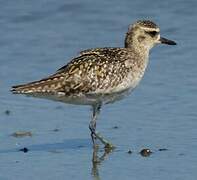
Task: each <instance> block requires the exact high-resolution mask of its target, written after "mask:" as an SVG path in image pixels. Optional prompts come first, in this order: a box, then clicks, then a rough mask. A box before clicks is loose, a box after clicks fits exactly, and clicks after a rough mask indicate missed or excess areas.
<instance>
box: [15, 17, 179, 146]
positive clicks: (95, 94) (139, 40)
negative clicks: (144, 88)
mask: <svg viewBox="0 0 197 180" xmlns="http://www.w3.org/2000/svg"><path fill="white" fill-rule="evenodd" d="M157 44H167V45H176V42H175V41H172V40H169V39H166V38H163V37H161V36H160V28H159V26H158V25H157V24H156V23H154V22H153V21H151V20H148V19H147V20H146V19H145V20H144V19H143V20H137V21H136V22H134V23H133V24H130V25H129V27H128V31H127V33H126V36H125V40H124V47H103V48H91V49H86V50H83V51H81V52H80V53H79V55H77V56H76V57H74V58H73V59H71V60H70V61H69V63H67V64H66V65H64V66H63V67H61V68H60V69H58V70H57V71H56V72H55V73H53V74H52V75H49V76H47V77H46V78H43V79H41V80H38V81H34V82H30V83H26V84H22V85H16V86H13V87H12V89H11V91H12V92H13V93H14V94H25V95H27V96H33V97H38V98H45V99H49V100H53V101H60V102H63V103H70V104H76V105H89V106H91V107H92V117H91V120H90V123H89V129H90V134H91V138H92V142H93V146H94V145H96V142H97V141H100V142H101V143H102V144H103V145H104V147H105V148H114V147H115V146H114V145H113V144H112V143H110V142H109V141H108V140H106V139H105V138H104V137H103V136H102V135H101V134H100V133H98V132H97V131H96V120H97V119H98V116H99V114H100V111H101V108H102V107H103V106H104V105H105V104H109V103H113V102H115V101H118V100H121V99H123V98H125V97H127V96H128V95H129V94H131V92H132V91H133V90H134V89H135V88H136V86H137V85H138V84H139V82H140V80H141V79H142V77H143V76H144V73H145V70H146V68H147V65H148V62H149V52H150V50H151V49H152V48H153V47H154V46H155V45H157Z"/></svg>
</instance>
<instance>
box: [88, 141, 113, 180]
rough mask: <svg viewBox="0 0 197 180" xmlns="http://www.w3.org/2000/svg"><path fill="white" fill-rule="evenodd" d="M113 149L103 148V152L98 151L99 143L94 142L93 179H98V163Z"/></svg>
mask: <svg viewBox="0 0 197 180" xmlns="http://www.w3.org/2000/svg"><path fill="white" fill-rule="evenodd" d="M112 151H113V149H111V148H105V149H104V151H103V152H99V145H98V144H96V145H94V147H93V154H92V172H91V174H92V176H93V179H94V180H100V176H99V165H100V164H101V163H102V162H103V161H104V160H105V159H107V157H108V156H109V154H110V153H112ZM100 153H101V155H99V154H100Z"/></svg>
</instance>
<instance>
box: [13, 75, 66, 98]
mask: <svg viewBox="0 0 197 180" xmlns="http://www.w3.org/2000/svg"><path fill="white" fill-rule="evenodd" d="M63 83H64V78H63V77H62V76H60V75H58V76H57V75H54V76H50V77H48V78H45V79H41V80H39V81H34V82H30V83H27V84H22V85H16V86H12V89H11V91H12V92H13V93H15V94H33V93H46V92H48V93H52V92H56V91H61V89H62V88H63Z"/></svg>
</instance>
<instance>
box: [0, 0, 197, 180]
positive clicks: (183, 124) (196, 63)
mask: <svg viewBox="0 0 197 180" xmlns="http://www.w3.org/2000/svg"><path fill="white" fill-rule="evenodd" d="M196 7H197V1H195V0H189V1H183V0H174V1H170V0H168V1H153V0H152V1H151V0H149V1H146V0H141V1H137V0H133V1H130V0H125V1H118V0H114V1H104V0H100V1H92V0H84V1H80V0H75V1H63V0H59V1H52V0H48V1H44V0H40V1H22V0H16V1H1V6H0V101H1V103H0V179H2V180H12V179H14V180H15V179H21V180H26V179H28V180H31V179H36V180H38V179H47V180H48V179H53V180H54V179H58V180H61V179H73V180H74V179H76V180H84V179H102V180H112V179H117V180H119V179H124V180H127V179H134V180H135V179H136V180H139V179H140V180H143V179H144V180H145V179H146V180H147V179H151V180H153V179H157V180H158V179H159V180H166V179H173V180H175V179H177V180H185V179H189V180H194V179H196V176H197V171H196V167H197V153H196V151H197V110H196V108H197V93H196V92H197V86H196V84H197V75H196V69H197V58H196V57H197V51H196V49H197V21H196V18H197V11H196ZM141 18H143V19H144V18H149V19H152V20H154V21H155V22H156V23H157V24H159V26H160V27H161V34H162V35H163V36H164V37H166V38H169V39H172V40H175V41H177V43H178V45H177V46H164V45H163V46H162V45H161V46H158V47H156V48H154V49H153V50H152V52H151V57H150V64H149V67H148V70H147V72H146V74H145V77H144V79H143V81H142V82H141V84H140V86H139V87H138V88H137V89H136V91H134V93H133V94H132V95H131V96H129V97H128V98H127V99H125V100H123V101H120V102H118V103H116V104H113V105H110V106H106V107H104V109H103V111H102V113H101V116H100V119H99V122H98V130H99V131H101V132H102V134H103V135H105V136H106V137H108V139H110V140H111V141H112V142H113V143H114V144H115V145H116V146H117V149H116V150H115V151H114V152H113V153H112V154H110V155H109V157H108V158H107V159H106V160H105V161H103V162H102V163H101V164H100V165H98V166H97V167H94V168H93V169H94V170H95V171H97V172H96V173H98V174H97V175H94V176H93V175H92V167H93V166H92V162H91V159H92V146H91V140H90V136H89V129H88V123H89V119H90V110H89V109H88V107H81V106H74V105H64V104H61V103H57V102H52V101H47V100H41V99H34V98H27V97H25V96H19V95H12V94H11V93H10V92H9V89H10V87H11V86H12V85H15V84H20V83H24V82H28V81H33V80H36V79H40V78H42V77H44V76H47V75H49V74H51V73H53V72H55V71H56V70H57V69H58V68H59V67H61V66H63V65H64V64H66V63H67V62H68V61H69V59H70V58H72V57H74V56H75V55H76V54H77V53H78V52H79V51H80V50H83V49H86V48H92V47H103V46H105V47H106V46H111V47H114V46H123V41H124V40H123V39H124V35H125V32H126V31H127V27H128V24H130V23H132V22H134V21H136V20H138V19H141ZM6 110H10V111H11V114H10V115H6V114H5V113H4V112H5V111H6ZM114 126H118V127H119V128H118V129H113V127H114ZM56 128H58V129H60V130H59V131H58V132H54V131H53V130H54V129H56ZM19 130H23V131H31V132H32V133H33V136H32V137H25V138H14V137H12V136H10V134H12V133H13V132H16V131H19ZM24 147H27V148H28V149H29V150H30V151H29V152H27V153H23V152H19V151H18V150H19V149H20V148H24ZM142 148H150V149H151V150H152V151H153V152H154V153H153V154H152V155H151V156H150V157H147V158H145V157H142V156H140V155H139V153H138V152H139V151H140V150H141V149H142ZM159 148H167V149H168V150H167V151H158V149H159ZM129 149H131V150H132V151H133V153H132V154H131V155H129V154H127V151H128V150H129ZM101 154H102V152H101ZM96 173H95V174H96Z"/></svg>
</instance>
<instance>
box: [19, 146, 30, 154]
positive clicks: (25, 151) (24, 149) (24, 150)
mask: <svg viewBox="0 0 197 180" xmlns="http://www.w3.org/2000/svg"><path fill="white" fill-rule="evenodd" d="M19 151H22V152H24V153H27V152H28V151H29V149H28V148H26V147H24V148H22V149H19Z"/></svg>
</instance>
